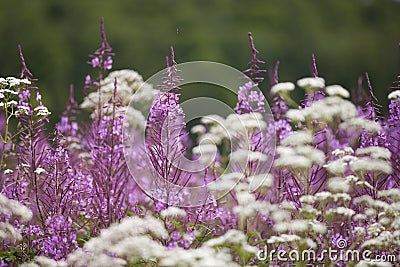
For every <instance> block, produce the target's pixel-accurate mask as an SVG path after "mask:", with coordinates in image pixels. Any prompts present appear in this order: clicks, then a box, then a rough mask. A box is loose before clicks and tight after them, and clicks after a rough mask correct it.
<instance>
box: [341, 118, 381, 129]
mask: <svg viewBox="0 0 400 267" xmlns="http://www.w3.org/2000/svg"><path fill="white" fill-rule="evenodd" d="M339 128H340V129H347V128H356V129H365V130H367V131H370V132H379V131H381V130H382V128H381V126H380V125H379V124H378V123H377V122H375V121H371V120H368V119H364V118H360V117H355V118H350V119H349V120H347V121H345V122H342V123H341V124H340V125H339Z"/></svg>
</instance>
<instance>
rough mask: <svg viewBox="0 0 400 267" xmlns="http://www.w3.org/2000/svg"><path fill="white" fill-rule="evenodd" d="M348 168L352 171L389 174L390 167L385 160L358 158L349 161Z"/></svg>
mask: <svg viewBox="0 0 400 267" xmlns="http://www.w3.org/2000/svg"><path fill="white" fill-rule="evenodd" d="M350 169H351V170H352V171H354V172H357V171H376V172H383V173H386V174H390V173H391V172H392V167H391V166H390V163H389V162H387V161H386V160H381V159H370V158H359V159H357V160H352V161H351V162H350Z"/></svg>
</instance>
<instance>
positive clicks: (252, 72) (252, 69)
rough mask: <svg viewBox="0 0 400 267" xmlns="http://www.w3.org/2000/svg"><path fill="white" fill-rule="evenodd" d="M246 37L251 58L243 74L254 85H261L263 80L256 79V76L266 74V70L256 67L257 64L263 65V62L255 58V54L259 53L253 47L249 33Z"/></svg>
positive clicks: (260, 78)
mask: <svg viewBox="0 0 400 267" xmlns="http://www.w3.org/2000/svg"><path fill="white" fill-rule="evenodd" d="M248 35H249V41H250V47H251V54H252V57H251V60H250V61H249V63H248V64H247V65H248V66H249V68H248V69H246V70H245V71H243V72H244V73H246V74H248V75H249V77H250V78H251V79H252V81H253V82H254V83H257V84H260V83H262V81H264V78H263V77H256V76H257V75H259V74H261V73H264V72H266V70H264V69H260V66H258V64H265V62H264V61H262V60H260V59H258V58H257V54H258V53H259V52H258V50H257V49H256V47H255V45H254V40H253V36H252V35H251V32H249V33H248Z"/></svg>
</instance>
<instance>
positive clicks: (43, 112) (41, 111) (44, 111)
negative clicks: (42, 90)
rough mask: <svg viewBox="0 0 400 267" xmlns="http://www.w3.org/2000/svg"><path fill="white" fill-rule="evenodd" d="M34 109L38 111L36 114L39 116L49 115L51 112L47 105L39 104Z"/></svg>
mask: <svg viewBox="0 0 400 267" xmlns="http://www.w3.org/2000/svg"><path fill="white" fill-rule="evenodd" d="M34 111H37V113H36V114H37V115H38V116H43V117H47V116H49V115H50V114H51V112H50V111H49V110H48V109H47V107H45V106H38V107H36V108H35V109H34Z"/></svg>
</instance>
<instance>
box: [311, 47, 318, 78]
mask: <svg viewBox="0 0 400 267" xmlns="http://www.w3.org/2000/svg"><path fill="white" fill-rule="evenodd" d="M311 59H312V69H313V75H314V78H317V77H318V70H317V63H316V61H315V55H314V53H312V54H311Z"/></svg>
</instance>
